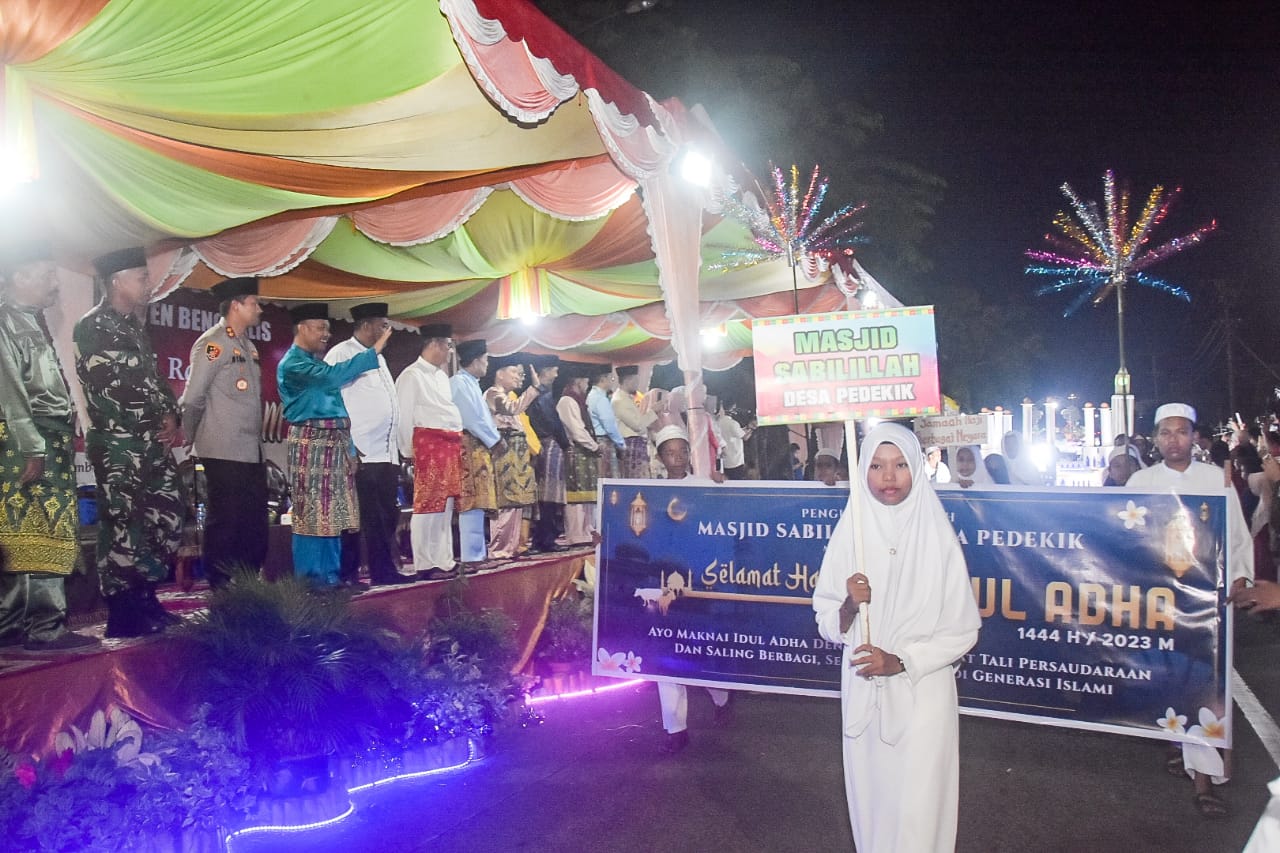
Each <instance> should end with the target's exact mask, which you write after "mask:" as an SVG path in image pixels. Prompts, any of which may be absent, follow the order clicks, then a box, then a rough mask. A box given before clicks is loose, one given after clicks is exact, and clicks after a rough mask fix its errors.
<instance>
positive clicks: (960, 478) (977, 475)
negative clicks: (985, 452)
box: [951, 444, 991, 489]
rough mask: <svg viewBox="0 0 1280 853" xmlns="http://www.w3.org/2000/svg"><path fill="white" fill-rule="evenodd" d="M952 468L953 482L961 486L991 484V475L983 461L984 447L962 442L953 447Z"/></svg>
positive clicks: (964, 487)
mask: <svg viewBox="0 0 1280 853" xmlns="http://www.w3.org/2000/svg"><path fill="white" fill-rule="evenodd" d="M951 460H952V468H953V469H954V470H953V471H952V472H951V482H953V483H959V484H960V488H962V489H967V488H969V487H971V486H989V485H991V475H990V474H988V473H987V466H986V465H984V464H983V462H982V448H981V447H979V446H978V445H976V444H962V445H960V446H959V447H953V448H952V449H951Z"/></svg>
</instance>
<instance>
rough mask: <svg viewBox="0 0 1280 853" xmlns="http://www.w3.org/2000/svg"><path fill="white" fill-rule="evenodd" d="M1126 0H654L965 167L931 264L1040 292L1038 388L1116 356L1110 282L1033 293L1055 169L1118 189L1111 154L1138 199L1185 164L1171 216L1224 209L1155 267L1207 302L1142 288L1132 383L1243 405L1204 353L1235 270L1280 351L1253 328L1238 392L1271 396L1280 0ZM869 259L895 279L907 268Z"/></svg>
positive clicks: (1215, 408)
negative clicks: (1105, 180) (1106, 0)
mask: <svg viewBox="0 0 1280 853" xmlns="http://www.w3.org/2000/svg"><path fill="white" fill-rule="evenodd" d="M1111 5H1112V4H1108V7H1103V8H1107V11H1081V10H1080V9H1078V8H1073V7H1070V6H1069V5H1068V4H1041V3H1020V4H1004V5H1003V6H1002V5H1001V4H981V5H978V4H961V3H906V2H877V3H859V2H845V3H828V2H816V0H815V2H808V3H806V2H789V3H785V4H784V3H775V2H737V3H729V2H719V0H699V2H691V1H690V0H671V2H668V3H665V4H663V5H661V6H660V7H659V8H658V9H656V10H654V11H653V12H651V13H649V14H662V15H670V16H676V17H678V18H679V19H680V21H681V22H682V23H687V24H689V25H691V26H693V27H695V28H696V29H697V30H698V31H699V32H700V33H701V34H702V36H703V38H704V39H706V40H707V41H709V42H710V43H711V44H713V45H714V46H716V47H717V48H718V49H732V48H734V46H737V49H740V50H743V51H750V52H772V53H783V54H786V55H789V56H792V57H794V58H795V59H796V60H797V61H799V62H800V63H802V64H803V65H804V67H805V68H806V70H808V71H810V73H814V74H815V76H818V77H820V78H821V79H822V85H824V86H829V87H830V91H831V92H832V93H833V94H834V93H838V92H841V91H852V92H856V93H857V97H858V100H860V101H861V102H863V103H865V104H866V105H868V106H869V107H870V108H872V109H874V110H876V111H878V112H879V113H881V114H882V115H883V116H884V120H885V131H884V139H885V142H886V143H887V144H888V146H889V147H891V148H893V149H895V150H897V151H898V152H900V153H901V155H902V156H903V157H904V158H905V159H907V160H909V161H911V162H913V163H915V164H917V165H919V166H921V167H923V168H925V169H927V170H929V171H932V172H934V173H935V174H937V175H940V176H941V177H943V178H945V179H946V181H947V182H948V189H947V192H946V196H945V200H944V202H943V204H942V205H941V207H940V209H939V211H938V214H937V217H936V219H935V226H934V230H933V234H932V236H931V238H930V240H929V243H928V245H927V247H926V250H927V254H928V256H929V258H930V260H931V261H932V263H933V270H932V273H931V275H932V276H934V277H935V279H936V281H937V282H938V283H939V284H944V285H945V284H947V283H950V282H955V283H964V284H968V285H970V286H972V287H976V288H979V289H981V290H982V292H984V293H985V294H988V295H989V296H990V297H991V298H993V299H1000V300H1008V301H1009V302H1010V303H1014V304H1023V305H1027V306H1029V307H1030V308H1031V309H1033V312H1034V313H1033V316H1034V318H1035V319H1034V322H1035V323H1037V324H1038V326H1039V329H1038V330H1039V331H1040V332H1041V334H1042V335H1043V336H1044V340H1045V345H1046V350H1047V355H1048V359H1047V361H1048V364H1049V367H1048V368H1047V369H1046V370H1044V371H1043V372H1042V374H1041V376H1040V379H1039V383H1038V386H1037V387H1035V388H1031V389H1028V392H1029V393H1030V394H1031V396H1033V397H1035V398H1036V399H1043V397H1044V396H1046V395H1060V396H1065V395H1066V394H1067V393H1070V392H1073V391H1074V392H1076V393H1078V394H1080V395H1081V397H1082V398H1085V399H1090V400H1094V401H1099V400H1101V399H1103V398H1104V397H1105V396H1106V395H1108V394H1109V393H1110V385H1111V377H1112V375H1113V374H1114V372H1115V367H1116V363H1117V362H1116V343H1115V338H1116V335H1115V308H1114V302H1113V301H1111V300H1109V301H1107V302H1106V303H1104V304H1103V305H1102V306H1101V307H1098V308H1090V307H1087V306H1086V307H1085V308H1083V309H1081V311H1080V312H1078V313H1077V314H1075V315H1073V316H1072V317H1071V318H1067V319H1063V317H1062V311H1063V309H1064V308H1065V307H1066V304H1067V302H1068V301H1069V298H1068V297H1066V296H1046V297H1034V296H1032V291H1033V290H1034V288H1035V286H1036V285H1037V283H1039V282H1040V280H1039V279H1037V278H1031V277H1027V276H1024V275H1023V273H1022V270H1023V268H1024V266H1025V261H1024V259H1023V257H1022V252H1023V251H1024V250H1025V249H1027V248H1032V247H1037V248H1038V247H1040V246H1041V245H1042V235H1043V234H1044V233H1045V232H1046V231H1048V230H1050V229H1051V224H1052V218H1053V214H1054V213H1055V212H1056V211H1057V210H1059V209H1061V208H1063V207H1064V206H1065V204H1066V203H1065V200H1064V199H1063V198H1062V195H1061V194H1060V192H1059V189H1058V187H1059V186H1060V185H1061V184H1062V182H1063V181H1068V182H1070V183H1071V184H1072V186H1073V187H1074V188H1075V189H1076V190H1077V192H1079V193H1080V195H1081V196H1082V197H1084V198H1086V199H1098V200H1101V197H1102V174H1103V172H1104V171H1105V170H1106V169H1108V168H1110V169H1114V170H1115V171H1116V173H1117V176H1118V177H1120V178H1122V179H1126V180H1127V181H1128V182H1129V183H1130V185H1131V187H1132V189H1133V193H1134V195H1135V196H1137V197H1138V200H1137V201H1136V202H1135V204H1138V205H1140V204H1141V202H1142V201H1143V200H1145V197H1146V194H1147V192H1148V191H1149V190H1150V189H1151V187H1152V186H1153V185H1155V184H1156V183H1163V184H1165V185H1166V186H1182V187H1183V193H1182V197H1181V199H1180V200H1179V202H1178V203H1177V205H1176V206H1175V208H1174V209H1173V211H1172V213H1171V214H1170V216H1169V219H1168V220H1167V221H1166V222H1165V223H1164V225H1163V226H1162V227H1161V229H1160V230H1159V231H1158V232H1156V235H1155V237H1156V238H1159V237H1164V238H1165V239H1167V238H1169V237H1173V236H1178V235H1181V234H1183V233H1185V232H1187V231H1190V230H1192V229H1193V228H1195V227H1197V226H1199V225H1201V224H1204V223H1206V222H1208V221H1209V220H1212V219H1216V220H1217V221H1218V223H1219V231H1218V233H1217V234H1215V235H1213V236H1212V237H1211V238H1210V239H1209V240H1208V241H1207V242H1206V243H1205V244H1203V245H1201V246H1199V247H1195V248H1193V249H1191V250H1189V251H1188V252H1187V253H1186V254H1184V255H1181V256H1178V257H1175V258H1173V259H1170V260H1168V261H1165V262H1163V263H1161V264H1159V265H1157V266H1155V267H1153V268H1152V269H1151V270H1149V272H1151V273H1152V274H1154V275H1156V276H1159V277H1161V278H1166V279H1168V280H1171V281H1173V282H1174V283H1177V284H1181V285H1183V286H1184V287H1186V288H1187V289H1188V290H1189V291H1191V293H1192V295H1193V301H1192V303H1191V305H1189V306H1188V305H1185V304H1184V303H1181V302H1178V301H1176V300H1174V299H1172V298H1171V297H1169V296H1167V295H1165V294H1162V293H1158V292H1154V291H1149V290H1146V289H1145V288H1141V287H1130V288H1129V289H1128V290H1127V291H1126V294H1127V300H1126V308H1127V311H1126V314H1127V316H1128V322H1127V324H1126V332H1127V338H1128V353H1129V357H1128V361H1129V365H1130V370H1131V372H1132V373H1133V378H1134V386H1135V392H1136V393H1137V395H1138V397H1139V400H1140V404H1142V403H1143V398H1145V397H1149V396H1150V395H1151V394H1152V393H1153V391H1154V393H1155V394H1158V395H1160V396H1169V395H1183V396H1186V397H1188V398H1190V399H1191V400H1192V401H1193V402H1196V403H1199V404H1200V405H1201V406H1202V407H1203V408H1204V409H1206V410H1207V411H1206V414H1207V415H1208V416H1211V417H1212V416H1220V415H1222V414H1225V413H1226V410H1227V403H1226V390H1225V385H1226V382H1225V367H1224V364H1225V362H1224V360H1223V357H1222V355H1221V352H1220V353H1219V355H1218V358H1217V359H1216V361H1215V362H1213V363H1204V364H1194V363H1192V359H1191V356H1192V354H1193V353H1194V352H1195V351H1196V349H1197V346H1198V345H1199V344H1200V343H1201V341H1202V339H1203V338H1205V336H1206V334H1207V333H1208V332H1209V327H1210V324H1211V323H1212V322H1213V320H1214V319H1215V318H1216V317H1218V316H1219V315H1220V313H1221V308H1220V305H1219V302H1218V299H1217V297H1216V294H1215V286H1214V282H1215V281H1216V280H1221V281H1223V282H1224V284H1225V286H1226V288H1227V289H1228V291H1229V292H1230V293H1232V294H1233V295H1234V298H1235V299H1236V308H1235V314H1236V315H1238V316H1239V317H1240V324H1241V325H1240V335H1241V340H1243V341H1244V343H1246V344H1247V345H1248V346H1249V347H1250V348H1251V349H1252V350H1253V351H1254V352H1255V353H1257V354H1258V355H1259V356H1261V358H1262V359H1263V360H1266V361H1268V362H1269V363H1270V364H1271V365H1272V367H1271V368H1270V369H1268V368H1266V367H1264V366H1263V365H1261V364H1259V362H1258V361H1255V360H1254V359H1253V357H1252V356H1251V355H1250V354H1248V353H1246V352H1244V351H1243V350H1237V358H1238V367H1239V369H1240V380H1239V392H1240V393H1239V394H1238V397H1239V402H1238V405H1239V406H1241V407H1242V408H1245V409H1246V410H1250V409H1252V410H1253V411H1254V412H1257V411H1258V410H1260V408H1261V407H1262V405H1263V402H1264V395H1265V392H1266V390H1267V389H1269V388H1270V386H1271V384H1273V383H1272V380H1273V372H1274V371H1275V370H1276V369H1277V366H1280V357H1278V356H1277V355H1276V354H1275V348H1276V347H1275V341H1276V334H1275V331H1276V325H1275V324H1274V323H1273V322H1272V317H1273V316H1275V315H1274V312H1275V311H1276V310H1277V306H1280V286H1278V283H1277V273H1276V270H1277V266H1278V264H1277V262H1278V261H1280V250H1278V246H1277V242H1278V240H1280V237H1278V236H1277V231H1278V229H1277V226H1280V215H1278V211H1277V205H1276V198H1277V191H1278V190H1280V153H1278V149H1277V145H1278V144H1280V133H1278V132H1277V131H1278V130H1280V26H1278V21H1280V17H1278V13H1277V11H1276V10H1277V7H1276V6H1275V5H1274V4H1263V3H1201V4H1177V3H1163V4H1150V5H1146V4H1143V5H1142V6H1141V7H1139V5H1138V4H1114V5H1115V6H1116V7H1121V6H1123V7H1124V8H1109V7H1110V6H1111ZM712 118H713V120H714V119H715V115H714V113H713V115H712ZM723 130H724V128H722V131H723ZM735 130H736V129H735ZM727 141H728V143H729V144H730V146H735V145H737V141H736V140H735V139H734V138H733V136H732V135H729V138H728V139H727ZM743 147H746V146H743ZM781 156H782V158H785V156H786V155H785V153H783V154H782V155H781ZM780 159H781V158H780ZM783 162H785V160H783ZM836 190H838V188H833V192H834V191H836ZM842 200H852V199H842ZM1153 245H1154V244H1153ZM871 272H872V273H873V274H874V275H876V276H877V277H878V278H879V279H880V280H881V282H882V283H883V284H884V285H885V286H886V287H888V288H889V289H890V290H891V291H892V290H893V289H894V282H893V280H892V278H893V276H892V273H891V272H889V271H885V270H877V269H872V270H871ZM939 310H940V311H941V310H945V304H944V303H943V302H942V301H941V300H939ZM942 378H943V385H944V388H945V385H946V377H945V375H944V376H943V377H942ZM983 402H986V403H989V404H991V405H994V404H996V403H1004V404H1005V405H1009V404H1011V403H1015V402H1017V401H1016V400H992V401H983ZM1144 408H1145V406H1144ZM1140 425H1141V422H1140Z"/></svg>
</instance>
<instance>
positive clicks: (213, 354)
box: [204, 344, 222, 361]
mask: <svg viewBox="0 0 1280 853" xmlns="http://www.w3.org/2000/svg"><path fill="white" fill-rule="evenodd" d="M204 354H205V355H207V356H208V357H209V360H210V361H217V360H218V356H220V355H222V347H220V346H218V345H217V344H208V345H207V346H206V347H205V348H204Z"/></svg>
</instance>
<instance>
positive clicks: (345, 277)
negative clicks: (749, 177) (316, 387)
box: [0, 0, 843, 456]
mask: <svg viewBox="0 0 1280 853" xmlns="http://www.w3.org/2000/svg"><path fill="white" fill-rule="evenodd" d="M0 52H2V55H3V62H4V74H5V79H4V103H3V129H4V143H5V150H6V154H7V156H8V158H10V162H11V163H13V164H16V170H17V171H18V172H19V173H20V174H22V175H24V176H25V177H27V178H30V177H33V176H35V177H38V179H37V180H35V181H34V182H33V183H29V184H27V185H26V186H25V189H24V191H23V192H22V193H21V194H20V195H18V196H16V197H11V198H10V199H9V201H8V204H7V205H6V206H5V208H6V209H5V217H6V218H7V219H8V220H9V221H8V222H7V223H6V226H7V227H6V231H7V232H8V233H10V234H12V233H14V232H15V231H16V230H17V226H18V225H19V224H20V225H22V226H24V227H26V228H27V229H28V230H29V229H30V228H31V227H36V228H39V229H41V231H42V234H41V236H44V237H48V238H50V239H51V240H52V242H53V244H54V246H55V248H56V249H58V250H59V251H60V252H61V253H62V259H63V261H64V263H66V264H67V265H68V266H72V267H80V268H81V269H86V268H87V265H86V261H87V259H88V258H90V257H92V256H93V255H95V254H97V253H99V252H102V251H105V250H108V249H113V248H118V247H121V246H126V245H138V244H143V245H147V246H148V247H149V256H150V265H151V267H152V277H153V279H154V280H155V281H157V282H158V283H159V287H158V292H159V293H161V294H163V293H165V292H168V291H169V290H171V289H172V288H173V287H177V286H179V285H180V284H185V285H187V286H191V287H205V286H208V284H210V283H212V281H214V280H215V279H216V278H217V277H220V276H223V275H246V274H252V275H260V276H263V277H264V281H263V284H262V294H263V295H264V296H265V297H267V298H274V299H327V300H330V301H337V302H338V303H339V304H340V305H341V304H343V302H344V301H346V304H350V302H354V301H357V300H364V299H368V298H370V297H373V296H377V297H379V298H381V299H386V300H387V301H389V302H390V303H391V304H392V305H393V313H394V315H395V316H397V317H398V318H401V319H404V320H407V321H409V322H418V321H420V320H421V319H422V318H425V317H428V316H431V317H441V316H447V317H448V318H449V319H451V320H452V321H453V323H454V326H455V328H457V329H460V330H462V331H464V332H468V333H475V332H479V331H481V330H483V331H484V333H485V334H486V335H487V336H489V337H491V338H493V339H494V340H495V344H498V345H496V346H495V347H494V349H495V351H498V352H501V351H503V350H504V349H505V350H508V351H510V350H511V349H515V348H520V347H528V348H544V349H569V348H572V349H576V350H579V351H581V352H586V353H593V352H594V353H601V354H608V355H609V356H611V357H615V358H628V359H631V358H641V357H644V358H664V357H670V356H671V355H672V354H674V355H675V357H676V358H677V360H678V362H679V365H680V367H681V369H682V370H684V372H685V374H686V378H687V384H690V385H691V386H694V387H696V385H697V384H698V383H699V382H700V378H699V376H700V371H701V363H702V351H703V347H702V346H701V345H700V343H699V337H700V336H699V330H700V328H701V326H702V325H703V324H704V323H707V324H710V325H712V326H716V327H719V326H721V325H724V324H728V325H725V329H726V330H727V332H728V334H727V335H726V336H725V337H724V338H723V339H722V340H721V341H720V342H719V345H718V353H719V354H718V355H717V356H716V358H717V359H718V361H719V362H720V363H731V362H732V361H733V360H736V357H737V356H738V355H740V354H741V353H742V352H743V349H744V347H743V343H744V338H743V335H742V332H741V329H740V328H739V329H735V328H734V327H733V324H734V323H736V324H737V325H738V326H739V327H740V326H741V325H742V319H741V318H744V317H750V316H754V315H759V314H762V313H788V312H789V311H790V310H791V304H790V303H791V300H792V296H791V294H790V293H783V296H784V297H785V298H773V299H772V300H771V297H770V296H769V294H771V293H772V294H779V293H782V292H785V291H790V290H791V285H792V275H791V270H790V269H789V268H788V267H786V265H785V264H773V265H769V264H764V265H761V266H759V267H757V268H753V269H750V270H745V271H737V272H733V273H729V274H723V275H720V276H710V275H700V270H701V265H702V255H703V253H704V252H710V253H716V254H718V250H717V249H715V248H714V247H715V246H716V245H721V246H723V245H732V244H733V243H734V241H739V242H740V241H744V240H746V239H747V235H746V234H745V232H743V231H742V230H741V229H740V228H738V229H737V231H736V233H735V230H734V229H735V228H736V227H737V226H735V225H733V223H727V222H726V223H721V224H720V225H716V226H714V227H712V228H710V229H709V230H707V232H706V233H705V234H704V233H703V229H704V217H703V207H704V206H705V205H706V203H707V198H706V193H705V191H704V190H698V189H696V188H693V187H691V186H689V185H686V184H685V183H684V182H683V181H681V180H680V179H679V178H676V177H673V175H672V174H671V170H670V166H671V164H672V161H673V160H674V159H675V157H676V155H677V154H678V153H679V152H680V151H681V149H682V147H683V146H687V145H691V144H697V145H700V146H703V147H706V148H710V149H713V150H714V149H718V148H719V147H720V145H719V141H718V138H717V137H716V135H715V132H714V130H713V129H712V128H711V126H710V122H709V121H708V120H707V119H706V117H705V115H703V114H702V113H701V112H700V111H699V110H696V109H695V110H692V111H690V110H686V109H685V108H684V107H683V106H682V105H680V104H679V103H678V102H676V101H670V102H666V103H663V104H659V103H657V102H656V101H654V100H653V99H652V98H651V97H649V96H648V95H647V94H645V93H644V92H642V91H640V90H638V89H636V88H634V87H633V86H631V85H630V84H628V83H627V82H626V81H625V80H623V79H622V78H621V77H619V76H618V75H617V74H616V73H614V72H613V71H612V70H611V69H609V68H608V67H607V66H605V65H604V64H603V63H602V62H600V61H599V60H598V59H597V58H596V57H595V56H593V55H592V54H591V53H590V52H588V51H587V50H586V49H585V48H583V47H582V46H581V45H579V44H578V43H577V42H575V41H574V40H573V39H571V38H570V37H569V36H568V35H567V34H565V33H564V32H563V31H562V30H561V29H559V27H557V26H556V25H555V24H554V23H552V22H551V21H549V20H548V19H547V18H546V17H544V16H543V15H542V14H541V13H540V12H539V11H538V10H537V9H536V8H535V7H534V6H533V5H532V4H531V3H530V2H529V0H438V2H433V0H379V2H377V3H367V2H364V0H271V2H260V0H257V1H256V2H255V0H184V2H182V3H180V4H176V3H157V2H153V0H110V2H108V0H62V2H58V3H49V2H41V0H0ZM700 240H701V242H700ZM803 283H804V284H805V285H806V286H808V287H813V288H816V290H815V291H814V293H813V294H807V295H806V296H805V301H806V302H808V303H812V304H813V305H814V306H818V305H823V306H829V307H825V308H822V309H817V308H816V307H815V310H831V309H832V308H836V307H842V306H841V305H840V303H841V302H842V300H843V295H842V294H840V293H839V291H838V290H837V289H836V288H835V286H834V285H832V284H831V282H830V278H829V275H827V274H825V273H824V274H822V275H819V276H817V277H816V278H812V279H806V280H805V281H804V282H803ZM548 315H550V316H555V317H557V318H558V319H557V322H555V323H539V324H537V325H536V326H534V327H531V328H524V327H522V325H521V321H522V319H527V318H531V317H537V316H548ZM552 327H554V328H552ZM498 342H501V343H500V344H499V343H498ZM735 348H736V349H735ZM716 349H717V348H713V351H715V350H716ZM695 456H696V454H695Z"/></svg>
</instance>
